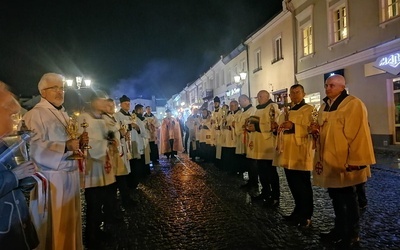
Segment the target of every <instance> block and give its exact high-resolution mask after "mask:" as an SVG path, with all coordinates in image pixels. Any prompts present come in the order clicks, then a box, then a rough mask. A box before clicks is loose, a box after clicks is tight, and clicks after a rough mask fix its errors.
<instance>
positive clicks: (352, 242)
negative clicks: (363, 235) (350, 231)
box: [333, 237, 360, 249]
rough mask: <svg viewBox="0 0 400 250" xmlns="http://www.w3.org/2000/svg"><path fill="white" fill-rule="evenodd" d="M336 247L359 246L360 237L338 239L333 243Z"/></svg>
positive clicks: (348, 247)
mask: <svg viewBox="0 0 400 250" xmlns="http://www.w3.org/2000/svg"><path fill="white" fill-rule="evenodd" d="M333 245H334V246H335V248H336V249H353V248H358V247H360V237H354V238H351V239H340V240H338V241H336V242H334V243H333Z"/></svg>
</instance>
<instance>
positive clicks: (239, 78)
mask: <svg viewBox="0 0 400 250" xmlns="http://www.w3.org/2000/svg"><path fill="white" fill-rule="evenodd" d="M246 77H247V73H246V72H240V73H239V75H236V76H234V77H233V79H234V80H235V83H238V84H239V83H241V82H242V81H243V82H244V80H246Z"/></svg>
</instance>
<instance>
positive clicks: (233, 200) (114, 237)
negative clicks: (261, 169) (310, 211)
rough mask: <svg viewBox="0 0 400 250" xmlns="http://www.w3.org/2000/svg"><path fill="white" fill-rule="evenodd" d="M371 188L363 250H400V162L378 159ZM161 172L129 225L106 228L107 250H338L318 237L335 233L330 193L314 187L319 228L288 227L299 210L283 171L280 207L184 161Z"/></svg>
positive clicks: (127, 215) (131, 211)
mask: <svg viewBox="0 0 400 250" xmlns="http://www.w3.org/2000/svg"><path fill="white" fill-rule="evenodd" d="M377 158H378V164H377V165H375V166H373V168H372V178H371V179H370V180H369V181H368V182H367V197H368V201H369V203H368V207H367V209H366V211H365V212H364V213H363V214H362V216H361V235H360V237H361V247H360V249H400V201H399V199H400V170H399V168H398V162H399V160H398V159H397V155H395V154H391V155H386V154H377ZM160 163H161V165H160V166H157V167H155V168H154V169H152V173H151V175H150V176H149V177H148V178H147V179H146V180H145V181H144V182H143V183H142V184H139V187H138V188H137V190H136V191H135V192H133V195H134V197H135V198H136V199H138V200H139V205H138V206H136V207H134V208H127V209H126V210H125V211H124V221H123V222H120V223H116V224H109V225H106V226H105V228H104V229H105V231H106V232H107V233H108V235H110V239H108V240H105V241H104V248H105V249H332V247H331V246H330V245H326V244H323V243H321V242H320V240H319V236H318V234H319V233H320V232H321V231H328V230H329V229H330V228H331V227H332V226H333V218H334V213H333V208H332V205H331V200H330V199H329V197H328V194H327V192H326V190H325V189H321V188H317V187H314V216H313V218H312V223H313V224H312V226H311V227H310V228H308V229H298V228H297V227H295V226H292V225H290V224H288V223H286V222H284V220H283V219H282V217H281V215H288V214H290V212H291V211H292V209H293V206H294V203H293V201H292V197H291V194H290V191H289V188H288V187H287V183H286V179H285V177H284V173H283V171H282V169H279V168H278V170H279V176H280V184H281V199H280V206H279V207H278V208H275V209H269V208H265V207H263V206H262V204H258V203H252V202H251V199H250V196H249V194H248V193H246V192H244V191H243V190H240V189H239V186H240V185H241V184H243V183H244V181H243V178H239V177H237V176H231V175H228V174H226V173H224V172H221V171H220V170H218V169H217V168H216V167H215V166H213V165H212V164H208V163H203V164H200V165H199V164H197V163H193V162H191V161H190V160H188V158H187V155H185V154H180V155H179V159H178V160H176V162H175V163H171V162H170V161H167V159H165V158H163V159H161V160H160Z"/></svg>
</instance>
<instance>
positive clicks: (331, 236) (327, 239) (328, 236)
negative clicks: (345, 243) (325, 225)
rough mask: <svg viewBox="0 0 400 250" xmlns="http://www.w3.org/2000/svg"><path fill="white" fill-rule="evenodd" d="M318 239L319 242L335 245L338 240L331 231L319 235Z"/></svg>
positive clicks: (336, 235) (333, 231)
mask: <svg viewBox="0 0 400 250" xmlns="http://www.w3.org/2000/svg"><path fill="white" fill-rule="evenodd" d="M319 237H320V240H321V241H324V242H330V243H335V242H337V241H339V240H340V237H339V235H338V234H337V233H336V232H335V230H333V229H332V230H331V231H329V233H320V234H319Z"/></svg>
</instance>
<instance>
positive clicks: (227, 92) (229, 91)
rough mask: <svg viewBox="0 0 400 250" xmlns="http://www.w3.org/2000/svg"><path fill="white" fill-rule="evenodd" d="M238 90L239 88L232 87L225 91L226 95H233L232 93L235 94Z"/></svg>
mask: <svg viewBox="0 0 400 250" xmlns="http://www.w3.org/2000/svg"><path fill="white" fill-rule="evenodd" d="M239 92H240V88H234V89H231V90H228V91H226V95H227V96H233V95H235V94H237V93H239Z"/></svg>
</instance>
